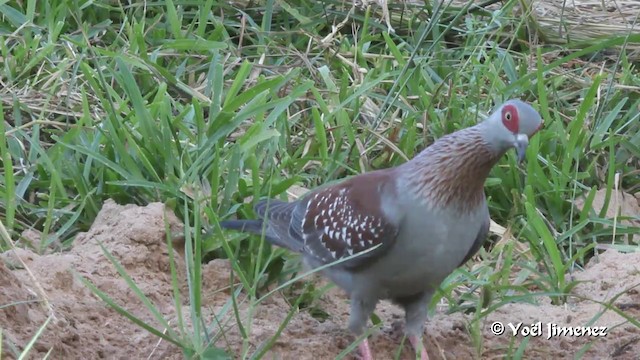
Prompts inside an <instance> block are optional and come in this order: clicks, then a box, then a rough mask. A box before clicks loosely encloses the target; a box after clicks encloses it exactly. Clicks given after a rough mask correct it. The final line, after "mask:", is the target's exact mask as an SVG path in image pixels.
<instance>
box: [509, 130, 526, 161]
mask: <svg viewBox="0 0 640 360" xmlns="http://www.w3.org/2000/svg"><path fill="white" fill-rule="evenodd" d="M527 146H529V137H528V136H527V135H526V134H518V135H517V136H516V141H515V143H514V144H513V147H515V148H516V153H517V154H518V163H521V162H522V160H524V157H525V155H526V154H527Z"/></svg>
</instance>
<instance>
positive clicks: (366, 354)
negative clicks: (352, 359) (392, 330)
mask: <svg viewBox="0 0 640 360" xmlns="http://www.w3.org/2000/svg"><path fill="white" fill-rule="evenodd" d="M358 350H360V359H361V360H373V356H372V355H371V348H370V347H369V340H368V339H364V340H362V342H361V343H360V345H358Z"/></svg>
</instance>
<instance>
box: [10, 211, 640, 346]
mask: <svg viewBox="0 0 640 360" xmlns="http://www.w3.org/2000/svg"><path fill="white" fill-rule="evenodd" d="M165 218H166V221H167V222H168V223H169V224H170V228H171V232H172V233H174V232H179V231H180V230H181V228H182V224H181V223H180V221H179V220H178V219H177V218H176V217H175V215H173V213H172V212H171V211H166V209H165V207H164V206H163V205H162V204H158V203H154V204H150V205H148V206H146V207H138V206H134V205H127V206H120V205H117V204H115V203H114V202H112V201H107V202H106V203H105V204H104V206H103V209H102V211H101V212H100V214H99V215H98V217H97V218H96V221H95V223H94V224H93V226H92V227H91V229H90V230H89V232H87V233H83V234H81V235H79V236H78V238H77V239H76V241H75V244H74V247H73V249H72V250H71V251H69V252H65V253H56V254H48V255H37V254H35V253H33V252H31V251H29V250H23V249H19V250H17V251H16V252H15V253H14V252H12V251H10V252H7V253H5V254H2V255H0V284H2V286H0V328H1V329H2V339H3V343H4V344H3V355H4V356H8V355H9V356H10V354H11V351H10V350H9V349H11V348H12V346H14V345H15V347H17V349H18V351H19V350H20V349H22V348H24V346H25V345H26V344H27V343H28V341H29V340H30V339H31V337H32V336H33V335H34V334H35V333H36V331H37V330H38V328H39V327H40V326H41V325H42V324H43V323H44V322H45V321H46V320H47V318H48V317H51V321H50V323H49V325H48V326H47V328H46V329H45V331H44V333H43V335H42V336H41V337H40V339H39V340H38V341H37V343H36V345H35V347H34V351H33V352H32V353H31V355H32V357H33V358H42V357H43V356H44V354H45V353H47V352H48V351H50V350H51V351H52V353H51V358H54V359H60V358H66V359H95V358H106V359H131V358H135V359H140V358H150V359H167V358H169V359H172V358H174V359H179V358H182V354H181V352H180V350H179V349H177V348H176V347H175V346H173V345H171V344H169V343H167V342H165V341H159V339H158V338H156V337H155V336H153V335H151V334H149V333H148V332H146V331H145V330H142V329H141V328H139V327H137V326H136V325H134V324H133V323H132V322H130V321H129V320H127V319H125V318H124V317H122V316H120V315H118V314H117V313H116V312H115V311H114V310H112V309H111V308H109V307H108V306H106V305H105V304H104V302H102V301H101V300H100V299H99V298H97V297H96V296H95V295H93V293H91V292H90V291H89V290H88V289H87V288H86V287H85V286H84V284H83V283H82V282H81V281H80V280H78V277H77V276H75V275H74V272H75V273H77V274H80V275H82V276H84V277H86V278H88V279H89V280H90V281H91V282H93V283H94V284H95V285H96V286H97V287H98V288H99V289H101V290H102V291H104V292H106V293H107V294H108V295H109V296H110V297H111V298H113V299H114V300H115V301H116V302H117V303H118V304H120V305H121V306H123V307H125V308H126V309H128V310H129V311H131V312H132V313H133V314H134V315H135V316H137V317H139V318H140V319H142V320H143V321H144V322H147V323H150V324H153V325H154V326H156V327H158V328H160V329H161V327H160V325H159V324H157V323H156V322H155V320H154V318H153V316H152V315H151V314H150V313H149V312H148V311H147V309H146V307H145V306H144V305H143V304H142V303H141V302H140V301H139V300H138V298H137V297H136V296H135V294H134V293H133V292H132V291H131V289H130V288H129V286H128V285H127V283H126V281H125V280H124V279H122V277H121V276H120V275H119V274H118V272H117V270H116V269H115V267H114V266H113V265H112V263H111V262H110V261H109V260H108V259H107V258H106V257H105V256H104V253H103V251H102V249H101V247H100V244H102V246H104V247H105V248H106V249H107V250H108V251H109V252H110V253H111V254H113V255H114V257H116V259H118V261H119V262H120V263H121V264H122V266H123V267H124V268H125V269H126V271H127V273H128V274H129V275H130V276H131V278H132V279H133V281H134V282H135V283H136V284H137V285H138V286H139V288H140V289H141V291H142V292H143V293H144V294H145V295H146V296H147V297H148V298H149V299H150V300H151V301H152V302H153V303H154V304H155V306H156V307H157V308H158V309H159V310H160V312H161V313H162V314H163V315H164V317H165V318H166V319H169V320H170V323H171V324H175V323H176V319H177V315H176V313H175V304H174V300H173V292H172V291H173V290H172V287H171V277H170V270H169V254H168V247H167V246H166V242H165ZM176 255H177V256H176V259H178V266H177V267H178V268H179V269H180V270H183V269H184V264H183V261H182V259H181V256H180V255H178V254H176ZM16 256H18V257H20V258H21V259H22V260H23V261H24V262H25V263H26V265H27V268H28V269H30V271H31V272H32V273H33V275H34V278H35V279H38V281H39V285H40V286H41V289H42V290H40V289H39V288H38V286H37V285H35V283H34V281H33V280H32V277H31V276H30V275H29V273H28V271H27V269H25V268H24V267H23V266H22V265H21V263H20V261H19V260H18V258H17V257H16ZM638 264H640V254H621V253H618V252H615V251H613V250H609V251H607V252H605V253H603V254H601V255H600V256H599V257H598V258H597V260H593V261H592V262H591V263H590V264H589V266H588V267H587V269H586V270H585V271H584V272H581V273H577V274H576V275H575V277H576V278H577V279H578V280H581V281H583V282H582V283H581V284H580V285H578V286H577V287H576V288H575V291H574V292H575V293H576V294H577V295H579V296H582V297H584V298H588V299H592V300H596V301H611V300H612V299H615V300H614V301H613V303H614V304H615V305H616V306H617V307H618V308H620V309H623V310H624V311H625V313H627V314H628V315H630V316H631V317H633V318H636V319H638V318H640V305H639V304H640V294H639V291H640V286H639V287H637V288H634V289H631V290H629V288H632V287H633V286H637V285H638V284H640V265H638ZM229 271H230V269H229V264H228V262H226V261H223V260H216V261H212V262H210V263H208V264H206V265H205V266H204V267H203V297H202V299H203V303H204V304H205V309H204V310H203V311H204V314H205V317H206V318H207V324H208V326H209V327H212V326H213V325H212V324H215V323H216V322H217V321H221V319H215V317H214V315H215V314H218V313H219V310H220V309H222V308H223V307H225V306H228V297H229V293H228V289H227V288H228V284H229ZM180 281H181V284H182V289H181V292H182V294H181V295H182V296H181V300H182V301H183V303H185V304H184V306H183V312H184V314H183V317H184V318H188V304H187V303H186V302H187V301H188V296H187V288H186V285H185V284H184V283H185V282H184V274H180ZM43 293H44V294H45V295H44V296H43V295H42V294H43ZM621 293H622V295H620V296H618V297H617V298H616V296H617V295H618V294H621ZM45 296H46V298H45ZM572 299H573V300H571V301H570V302H569V304H568V305H563V306H554V305H551V304H550V303H549V302H543V301H541V302H542V303H541V304H537V305H532V304H520V303H518V304H508V305H505V306H503V307H500V308H499V309H498V310H496V311H495V312H493V313H491V314H490V315H488V316H487V317H486V318H485V320H484V322H483V323H482V324H481V326H480V328H481V331H482V336H481V339H475V341H473V340H472V339H471V336H470V335H469V332H468V330H467V329H466V327H467V324H468V323H469V321H470V319H471V318H470V316H468V315H464V314H459V313H458V314H453V315H445V314H444V313H443V311H438V313H437V314H436V315H435V316H434V318H433V319H431V321H430V322H429V323H428V324H427V329H426V334H427V346H428V349H429V354H430V356H431V359H458V358H461V359H462V358H473V357H477V356H478V355H479V354H478V351H477V350H476V349H477V348H480V349H482V350H481V356H482V357H483V358H497V357H501V356H502V355H504V354H505V353H508V352H509V350H508V349H509V348H510V347H511V348H512V349H515V348H517V347H518V346H519V344H520V342H522V341H523V339H524V337H523V336H518V337H515V338H514V337H513V336H512V335H511V327H510V326H509V325H508V324H509V323H512V326H517V324H518V323H520V322H522V323H523V325H522V326H523V327H524V326H531V325H532V324H536V323H538V322H541V324H540V328H541V331H542V335H541V336H536V337H529V344H528V345H527V347H526V351H525V355H526V357H527V358H548V357H560V358H565V357H573V356H574V355H575V354H576V353H578V352H584V354H585V358H619V359H632V358H637V354H640V331H639V330H638V328H637V327H635V326H633V325H630V324H628V323H627V322H626V321H625V320H624V318H622V317H621V316H619V315H618V314H616V313H615V312H614V311H611V310H608V311H605V310H606V309H605V308H604V307H603V306H602V305H600V304H598V303H597V302H594V301H592V300H580V299H575V298H572ZM45 300H46V301H45ZM290 306H291V305H290V304H289V303H288V302H287V301H286V300H285V299H284V298H283V297H282V296H281V295H280V294H275V295H273V296H271V297H269V298H268V299H267V300H265V301H264V302H262V303H261V304H260V305H259V306H257V307H256V308H254V310H253V312H252V313H251V314H249V313H248V309H247V307H246V306H241V309H240V310H241V311H240V313H241V318H242V319H244V321H245V324H244V325H245V327H246V329H248V331H249V332H250V336H249V339H250V340H249V341H247V342H244V343H243V341H242V337H241V336H240V335H239V334H240V332H239V330H238V329H237V327H235V326H233V325H232V324H234V323H235V320H234V319H226V321H223V323H225V324H229V325H228V327H227V328H226V330H225V336H224V337H222V338H220V339H219V340H218V341H217V344H218V345H219V346H221V347H225V348H228V349H229V350H230V351H231V352H233V353H234V354H237V355H236V357H238V358H239V357H242V354H248V355H251V354H253V353H254V352H255V351H256V349H257V348H258V347H260V346H261V345H262V344H264V343H265V342H267V341H269V340H270V339H271V338H272V337H273V336H274V335H275V334H276V332H277V330H278V328H279V326H280V324H281V323H282V322H283V321H284V320H285V318H286V316H287V312H288V311H289V309H290ZM315 306H316V307H319V308H321V309H323V310H325V311H326V312H327V313H328V314H329V318H328V319H326V320H325V321H319V320H317V319H316V318H314V317H312V316H311V315H310V314H309V312H307V311H302V312H298V313H296V314H294V315H293V318H292V319H291V322H290V323H289V324H288V325H287V327H286V328H285V329H284V330H283V332H282V334H281V336H280V337H279V338H278V339H276V340H275V343H274V345H273V347H272V349H271V350H269V351H268V352H267V354H266V356H267V358H272V357H276V358H283V359H330V358H334V357H336V356H337V355H338V354H339V353H340V352H342V351H343V350H344V349H345V348H347V347H348V346H349V345H350V343H351V341H352V340H353V337H351V336H350V335H349V334H348V332H347V331H346V330H345V326H346V322H347V318H348V302H347V299H346V297H345V296H344V295H343V294H342V292H341V291H340V290H338V289H336V288H333V289H331V290H329V291H328V292H327V293H326V294H324V295H323V296H322V297H321V298H320V300H319V301H318V303H317V304H315ZM228 313H232V312H228ZM376 313H377V314H378V315H379V316H380V317H381V319H382V320H383V322H384V325H383V326H382V328H381V329H380V330H378V331H376V332H375V333H374V334H373V335H372V338H371V345H372V349H373V351H374V354H375V356H376V358H378V359H390V358H394V357H395V355H396V354H397V353H398V351H399V341H400V339H399V335H398V334H399V331H397V326H396V324H398V323H399V320H401V319H402V313H401V312H400V310H399V309H397V308H396V307H394V306H392V305H390V304H387V303H383V304H381V305H380V306H379V307H378V310H377V312H376ZM249 319H250V320H249ZM496 321H499V322H501V323H502V324H504V325H505V334H503V335H501V336H496V335H493V334H492V333H491V326H490V325H491V324H492V323H494V322H496ZM591 321H593V323H591ZM548 324H555V325H556V326H558V327H563V326H564V327H569V326H571V327H576V326H577V327H583V326H592V327H602V326H606V327H607V329H606V333H607V335H606V336H598V337H596V336H557V337H552V338H551V339H547V331H548V330H547V329H548V328H547V326H549V325H548ZM522 329H523V328H520V329H519V330H522ZM532 329H536V326H534V327H533V328H532ZM599 329H600V328H598V329H596V331H601V330H599ZM598 334H600V333H598ZM511 352H513V350H511ZM413 356H414V355H413V352H412V351H410V350H409V348H408V347H405V348H403V349H401V353H400V358H402V359H413Z"/></svg>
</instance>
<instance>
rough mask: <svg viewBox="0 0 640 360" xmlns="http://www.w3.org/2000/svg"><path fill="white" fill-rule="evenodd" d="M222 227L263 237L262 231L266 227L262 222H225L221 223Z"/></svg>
mask: <svg viewBox="0 0 640 360" xmlns="http://www.w3.org/2000/svg"><path fill="white" fill-rule="evenodd" d="M220 226H221V227H223V228H225V229H229V230H238V231H242V232H248V233H252V234H257V235H262V230H263V228H264V227H265V226H264V222H263V221H262V220H225V221H221V222H220ZM264 230H267V229H264Z"/></svg>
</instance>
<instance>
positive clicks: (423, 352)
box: [409, 335, 429, 360]
mask: <svg viewBox="0 0 640 360" xmlns="http://www.w3.org/2000/svg"><path fill="white" fill-rule="evenodd" d="M409 342H410V343H411V345H412V346H413V349H414V350H415V352H416V358H418V357H419V358H420V360H429V354H427V349H426V348H425V346H424V343H423V342H422V339H420V338H419V337H418V336H415V335H410V336H409Z"/></svg>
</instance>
